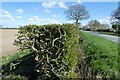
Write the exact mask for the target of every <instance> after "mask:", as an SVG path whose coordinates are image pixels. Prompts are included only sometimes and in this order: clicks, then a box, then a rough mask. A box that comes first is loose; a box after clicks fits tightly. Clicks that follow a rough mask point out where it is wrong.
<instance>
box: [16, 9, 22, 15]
mask: <svg viewBox="0 0 120 80" xmlns="http://www.w3.org/2000/svg"><path fill="white" fill-rule="evenodd" d="M16 12H17V14H23V13H24V11H23V9H17V10H16Z"/></svg>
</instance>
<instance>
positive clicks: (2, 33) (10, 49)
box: [0, 29, 18, 57]
mask: <svg viewBox="0 0 120 80" xmlns="http://www.w3.org/2000/svg"><path fill="white" fill-rule="evenodd" d="M17 32H18V30H17V29H0V53H1V54H0V57H1V56H7V55H11V54H14V53H16V52H17V50H18V47H16V46H14V45H13V42H14V39H15V38H16V36H15V34H17Z"/></svg>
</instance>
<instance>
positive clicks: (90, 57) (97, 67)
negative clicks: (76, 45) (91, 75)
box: [80, 31, 118, 77]
mask: <svg viewBox="0 0 120 80" xmlns="http://www.w3.org/2000/svg"><path fill="white" fill-rule="evenodd" d="M80 32H81V33H80V36H81V48H82V49H83V51H84V53H85V56H86V60H87V61H88V64H90V66H91V67H92V69H93V70H94V71H95V72H98V73H99V74H102V75H103V76H104V77H106V76H109V77H113V76H118V43H115V42H112V41H109V40H106V39H104V38H102V37H98V36H95V35H91V34H88V33H86V32H83V31H80Z"/></svg>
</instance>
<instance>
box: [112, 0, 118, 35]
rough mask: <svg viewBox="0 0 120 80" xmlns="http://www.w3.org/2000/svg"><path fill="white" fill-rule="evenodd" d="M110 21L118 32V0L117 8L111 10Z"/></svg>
mask: <svg viewBox="0 0 120 80" xmlns="http://www.w3.org/2000/svg"><path fill="white" fill-rule="evenodd" d="M111 23H112V25H113V26H112V27H113V28H114V29H115V30H116V32H119V33H120V1H119V2H118V8H117V9H116V10H115V11H113V14H112V21H111Z"/></svg>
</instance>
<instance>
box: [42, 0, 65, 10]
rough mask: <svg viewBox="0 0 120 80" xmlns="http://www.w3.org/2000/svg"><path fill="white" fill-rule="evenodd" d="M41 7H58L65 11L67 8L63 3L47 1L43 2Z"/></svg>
mask: <svg viewBox="0 0 120 80" xmlns="http://www.w3.org/2000/svg"><path fill="white" fill-rule="evenodd" d="M42 6H43V7H44V8H54V7H59V8H65V9H67V6H66V5H65V4H64V2H55V1H48V2H43V3H42Z"/></svg>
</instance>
